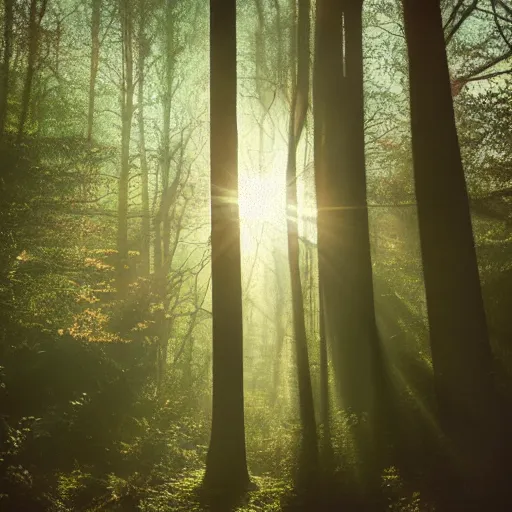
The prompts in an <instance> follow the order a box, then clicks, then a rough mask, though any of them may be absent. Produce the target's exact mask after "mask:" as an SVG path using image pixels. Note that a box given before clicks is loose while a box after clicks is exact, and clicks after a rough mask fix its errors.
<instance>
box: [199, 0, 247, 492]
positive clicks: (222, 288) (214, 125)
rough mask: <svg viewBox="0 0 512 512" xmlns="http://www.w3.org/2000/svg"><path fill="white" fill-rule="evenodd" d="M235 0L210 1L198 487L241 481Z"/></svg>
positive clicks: (235, 485)
mask: <svg viewBox="0 0 512 512" xmlns="http://www.w3.org/2000/svg"><path fill="white" fill-rule="evenodd" d="M236 102H237V74H236V1H235V0H210V119H211V121H210V123H211V124H210V133H211V138H210V153H211V205H212V206H211V218H212V234H211V247H212V258H211V260H212V313H213V404H212V405H213V408H212V430H211V439H210V447H209V450H208V455H207V459H206V473H205V477H204V485H205V487H206V488H215V489H220V490H222V491H224V492H229V491H232V490H240V489H244V488H247V487H248V486H249V474H248V471H247V462H246V451H245V426H244V394H243V327H242V324H243V322H242V279H241V278H242V276H241V261H240V218H239V210H238V169H237V167H238V162H237V145H238V144H237V119H236Z"/></svg>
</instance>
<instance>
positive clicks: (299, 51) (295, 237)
mask: <svg viewBox="0 0 512 512" xmlns="http://www.w3.org/2000/svg"><path fill="white" fill-rule="evenodd" d="M309 6H310V2H309V0H300V1H299V12H298V20H297V39H296V41H297V48H292V53H293V54H294V57H295V58H294V59H293V62H295V61H297V77H296V80H295V77H294V78H293V82H294V88H293V93H292V105H291V109H290V127H289V135H288V162H287V169H286V181H287V210H288V212H287V227H288V263H289V267H290V280H291V292H292V315H293V330H294V335H295V354H296V361H297V377H298V389H299V409H300V419H301V426H302V447H301V456H302V458H303V459H302V460H301V463H300V466H299V475H298V476H299V478H301V479H302V478H303V477H304V483H305V482H306V481H307V479H308V477H307V476H306V473H307V475H309V476H311V474H312V473H314V472H315V471H316V469H317V465H318V440H317V433H316V420H315V411H314V405H313V390H312V385H311V374H310V369H309V356H308V340H307V333H306V323H305V318H304V298H303V295H302V282H301V275H300V261H299V260H300V257H299V233H298V223H297V173H296V170H297V144H298V142H299V140H300V136H301V134H302V131H303V129H304V124H305V120H306V114H307V111H308V104H309V39H310V22H309ZM294 21H295V20H294Z"/></svg>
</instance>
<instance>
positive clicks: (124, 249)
mask: <svg viewBox="0 0 512 512" xmlns="http://www.w3.org/2000/svg"><path fill="white" fill-rule="evenodd" d="M132 24H133V19H132V12H131V8H130V5H129V0H121V29H122V44H123V86H122V87H123V90H122V94H121V98H122V99H121V119H122V128H121V130H122V131H121V173H120V176H119V198H118V227H117V251H118V268H117V292H118V296H119V298H125V297H126V295H127V293H128V285H129V276H130V273H129V270H130V269H129V258H128V186H129V178H130V138H131V130H132V117H133V94H134V82H133V51H132V43H133V26H132Z"/></svg>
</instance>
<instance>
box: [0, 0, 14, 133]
mask: <svg viewBox="0 0 512 512" xmlns="http://www.w3.org/2000/svg"><path fill="white" fill-rule="evenodd" d="M13 16H14V0H4V59H3V63H2V73H1V76H0V138H2V137H3V135H4V132H5V121H6V118H7V108H8V99H9V71H10V65H11V55H12V37H13Z"/></svg>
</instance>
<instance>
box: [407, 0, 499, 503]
mask: <svg viewBox="0 0 512 512" xmlns="http://www.w3.org/2000/svg"><path fill="white" fill-rule="evenodd" d="M403 6H404V17H405V27H406V37H407V46H408V53H409V76H410V103H411V130H412V148H413V157H414V177H415V187H416V200H417V204H418V221H419V230H420V240H421V253H422V260H423V272H424V279H425V289H426V296H427V309H428V319H429V326H430V343H431V348H432V360H433V365H434V378H435V384H436V391H437V396H438V405H439V415H440V420H441V423H442V426H443V428H444V431H445V433H446V434H447V436H448V438H449V440H450V442H451V445H452V446H451V447H452V449H455V454H456V456H457V458H458V462H457V465H458V468H459V470H458V473H459V474H461V473H462V474H464V475H463V477H464V479H465V480H466V483H467V484H468V489H469V488H471V493H472V494H473V495H474V496H477V495H478V494H488V495H489V494H491V493H492V491H493V490H494V487H493V484H494V483H496V482H497V481H498V480H499V478H497V473H498V472H499V471H500V469H501V466H500V453H499V452H500V450H502V446H501V444H500V443H501V441H502V439H503V438H502V436H501V422H500V419H499V415H498V404H497V399H496V394H495V389H494V381H493V361H492V354H491V348H490V344H489V337H488V333H487V326H486V317H485V311H484V304H483V300H482V294H481V289H480V280H479V275H478V264H477V258H476V252H475V245H474V240H473V232H472V226H471V217H470V210H469V202H468V195H467V190H466V184H465V179H464V170H463V167H462V162H461V155H460V149H459V144H458V138H457V130H456V125H455V118H454V111H453V104H452V96H451V89H450V76H449V70H448V64H447V58H446V49H445V41H444V36H443V30H442V21H441V10H440V5H439V0H423V1H422V2H418V1H416V0H404V1H403ZM459 464H460V465H459ZM450 485H451V484H450ZM453 489H454V492H455V493H456V492H458V491H459V490H460V489H458V488H457V490H455V486H454V487H453ZM459 498H460V496H459ZM490 508H493V506H492V505H491V504H490V503H489V509H490Z"/></svg>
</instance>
